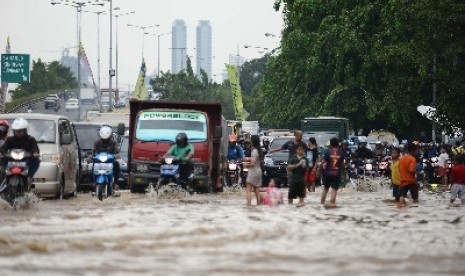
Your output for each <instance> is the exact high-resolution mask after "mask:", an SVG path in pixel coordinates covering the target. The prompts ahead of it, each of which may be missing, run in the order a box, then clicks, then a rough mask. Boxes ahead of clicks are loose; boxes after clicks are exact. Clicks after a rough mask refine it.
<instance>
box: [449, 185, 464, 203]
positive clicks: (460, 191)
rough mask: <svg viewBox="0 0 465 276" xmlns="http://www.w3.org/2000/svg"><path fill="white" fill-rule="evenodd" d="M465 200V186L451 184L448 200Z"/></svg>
mask: <svg viewBox="0 0 465 276" xmlns="http://www.w3.org/2000/svg"><path fill="white" fill-rule="evenodd" d="M457 196H458V198H459V199H460V200H465V185H464V184H453V185H452V188H451V189H450V199H452V200H455V199H456V198H457Z"/></svg>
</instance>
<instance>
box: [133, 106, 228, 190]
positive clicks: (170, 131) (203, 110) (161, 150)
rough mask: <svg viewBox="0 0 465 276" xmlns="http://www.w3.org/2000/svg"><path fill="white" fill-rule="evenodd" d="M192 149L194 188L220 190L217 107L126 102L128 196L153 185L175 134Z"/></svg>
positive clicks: (218, 115)
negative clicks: (127, 122) (129, 191)
mask: <svg viewBox="0 0 465 276" xmlns="http://www.w3.org/2000/svg"><path fill="white" fill-rule="evenodd" d="M180 132H184V133H186V134H187V137H188V143H189V144H191V145H192V146H193V147H194V157H193V159H192V161H193V163H194V187H195V188H196V190H197V191H211V190H216V189H220V188H221V187H220V186H219V185H221V179H220V175H221V171H220V170H221V166H220V163H221V160H222V159H224V157H225V155H224V154H222V153H221V152H222V150H221V148H222V147H221V145H220V144H221V137H222V132H223V130H222V116H221V104H220V103H199V102H168V101H140V100H136V99H132V100H131V101H130V123H129V158H128V159H129V160H128V164H129V167H128V170H129V182H130V185H131V191H132V192H138V191H143V190H145V189H146V188H147V187H148V186H149V185H154V184H155V183H157V181H158V178H159V177H160V166H161V161H162V157H163V156H164V155H165V153H166V152H167V151H168V150H169V149H170V148H171V146H172V145H173V144H174V143H175V137H176V135H177V134H178V133H180Z"/></svg>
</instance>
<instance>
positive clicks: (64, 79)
mask: <svg viewBox="0 0 465 276" xmlns="http://www.w3.org/2000/svg"><path fill="white" fill-rule="evenodd" d="M75 87H77V81H76V78H74V77H73V74H72V73H71V71H70V69H69V67H66V66H64V65H62V64H60V63H59V62H58V61H53V62H50V63H44V62H42V60H41V59H40V58H39V59H38V60H37V61H33V62H32V70H31V82H30V83H22V84H20V85H19V86H18V87H17V88H16V89H15V90H13V91H12V93H13V98H14V99H18V98H23V97H28V96H31V95H34V94H37V93H42V92H46V91H51V90H59V89H68V88H75Z"/></svg>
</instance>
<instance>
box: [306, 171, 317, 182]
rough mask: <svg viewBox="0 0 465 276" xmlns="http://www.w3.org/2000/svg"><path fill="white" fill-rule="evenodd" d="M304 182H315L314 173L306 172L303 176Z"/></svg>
mask: <svg viewBox="0 0 465 276" xmlns="http://www.w3.org/2000/svg"><path fill="white" fill-rule="evenodd" d="M305 180H306V181H307V182H308V183H313V182H315V180H316V177H315V173H314V172H313V171H308V172H307V173H306V174H305Z"/></svg>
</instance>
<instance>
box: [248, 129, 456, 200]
mask: <svg viewBox="0 0 465 276" xmlns="http://www.w3.org/2000/svg"><path fill="white" fill-rule="evenodd" d="M302 137H303V133H302V132H301V131H295V133H294V139H293V140H290V141H288V142H287V143H284V144H283V145H282V147H281V148H276V149H274V150H270V149H269V146H268V145H269V140H268V139H267V140H266V142H268V143H266V144H265V141H264V143H263V147H261V146H260V141H259V137H258V136H252V139H251V148H252V151H251V155H250V158H249V161H250V162H248V163H247V162H245V163H244V166H249V167H250V168H253V173H252V174H250V172H249V174H250V177H248V178H247V181H246V191H247V206H250V205H251V198H252V197H251V193H252V192H255V194H256V198H257V204H263V203H265V202H266V204H281V203H283V201H282V194H281V193H280V192H279V190H278V189H277V188H276V186H277V185H276V183H277V180H276V179H272V180H271V181H270V183H269V184H268V187H267V188H261V185H262V179H261V176H262V173H261V169H260V165H259V164H260V160H263V156H264V155H265V152H266V153H267V154H272V153H274V152H276V151H280V150H287V151H288V153H289V156H288V162H287V179H288V183H287V184H288V187H289V192H288V203H289V204H293V201H294V200H295V199H298V200H299V201H298V203H297V206H303V205H304V199H305V197H306V195H307V192H315V186H316V185H315V182H316V180H317V179H319V178H321V183H322V187H323V189H322V194H321V201H320V202H321V204H323V205H325V206H328V207H332V206H336V197H337V193H338V190H339V189H340V188H341V187H344V186H345V182H347V181H348V179H347V177H346V175H347V174H346V172H345V170H346V169H347V163H348V162H354V160H363V159H376V160H389V173H388V174H386V175H385V176H386V177H390V178H391V183H392V190H393V197H394V200H395V201H396V202H397V203H398V206H399V207H404V206H407V198H408V195H410V198H411V200H412V202H413V203H417V202H418V196H419V190H420V188H422V187H424V184H425V181H426V179H427V175H426V174H427V173H426V171H427V169H426V168H424V162H425V161H424V160H426V159H431V158H436V157H437V165H435V167H434V170H435V171H436V172H435V174H437V177H438V179H440V180H441V183H440V186H441V187H442V190H443V191H446V190H447V189H448V188H449V184H450V191H451V197H450V202H451V203H454V201H455V200H456V199H457V198H459V199H460V200H461V203H462V204H465V164H464V163H465V148H464V147H462V146H461V143H460V142H457V143H456V145H455V146H454V147H449V146H447V145H440V146H435V145H434V144H420V143H418V142H415V141H414V142H410V143H406V144H401V145H398V144H392V145H387V144H384V143H381V142H378V143H375V148H374V149H373V150H372V149H370V148H369V147H368V146H367V141H366V140H364V139H363V138H362V139H360V141H359V143H358V146H357V148H356V149H355V150H352V149H351V148H350V147H349V143H348V141H340V139H339V138H337V137H333V138H332V139H330V141H328V143H327V145H325V147H323V148H321V149H320V147H319V146H318V145H317V144H316V140H315V138H314V137H310V138H309V141H308V143H306V142H304V141H303V140H302ZM239 148H240V147H239ZM239 151H240V150H239ZM244 157H245V155H244ZM245 158H246V157H245ZM452 162H453V166H451V165H450V164H451V163H452ZM355 163H356V164H357V161H355ZM328 194H330V199H329V204H327V202H326V200H327V197H328Z"/></svg>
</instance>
